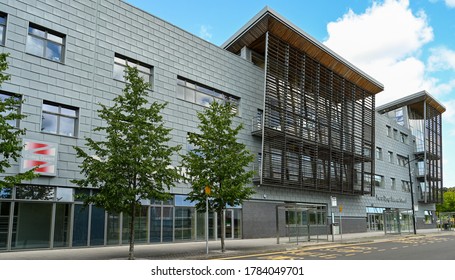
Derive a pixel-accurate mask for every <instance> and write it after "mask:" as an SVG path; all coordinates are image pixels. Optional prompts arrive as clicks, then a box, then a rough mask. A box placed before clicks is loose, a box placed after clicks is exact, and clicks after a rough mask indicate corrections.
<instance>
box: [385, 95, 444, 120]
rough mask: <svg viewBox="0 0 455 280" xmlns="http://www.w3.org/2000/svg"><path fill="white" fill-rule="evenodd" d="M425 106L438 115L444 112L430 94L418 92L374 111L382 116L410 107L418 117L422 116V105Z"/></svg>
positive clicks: (441, 106)
mask: <svg viewBox="0 0 455 280" xmlns="http://www.w3.org/2000/svg"><path fill="white" fill-rule="evenodd" d="M425 103H426V104H427V105H428V106H430V107H432V108H434V109H435V110H437V111H438V112H439V114H442V113H444V112H445V111H446V107H444V105H442V104H441V103H439V102H438V101H437V100H436V99H435V98H434V97H433V96H431V94H429V93H428V92H427V91H425V90H423V91H419V92H417V93H414V94H411V95H408V96H406V97H403V98H400V99H398V100H395V101H393V102H390V103H387V104H384V105H381V106H378V107H377V108H376V111H377V112H378V113H380V114H384V113H387V112H390V111H393V110H396V109H398V108H401V107H405V106H409V107H411V108H412V109H413V110H414V111H417V112H419V113H420V115H422V116H423V115H424V110H425V109H424V104H425Z"/></svg>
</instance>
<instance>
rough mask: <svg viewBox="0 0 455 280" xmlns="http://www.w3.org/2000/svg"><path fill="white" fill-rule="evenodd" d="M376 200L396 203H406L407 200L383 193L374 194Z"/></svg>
mask: <svg viewBox="0 0 455 280" xmlns="http://www.w3.org/2000/svg"><path fill="white" fill-rule="evenodd" d="M376 200H378V201H385V202H398V203H406V202H407V200H406V198H402V197H393V196H385V195H376Z"/></svg>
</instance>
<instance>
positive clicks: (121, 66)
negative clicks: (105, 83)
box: [112, 54, 153, 84]
mask: <svg viewBox="0 0 455 280" xmlns="http://www.w3.org/2000/svg"><path fill="white" fill-rule="evenodd" d="M127 65H128V66H130V67H135V68H137V70H138V71H139V77H141V78H142V79H144V81H145V82H147V83H150V84H152V82H153V67H152V66H150V65H147V64H145V63H142V62H139V61H136V60H133V59H130V58H127V57H125V56H122V55H120V54H115V57H114V72H113V74H112V78H114V79H115V80H119V81H123V82H124V81H125V69H126V66H127Z"/></svg>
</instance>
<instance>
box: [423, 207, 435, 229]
mask: <svg viewBox="0 0 455 280" xmlns="http://www.w3.org/2000/svg"><path fill="white" fill-rule="evenodd" d="M424 214H425V224H427V225H429V224H432V223H433V211H428V210H425V211H424Z"/></svg>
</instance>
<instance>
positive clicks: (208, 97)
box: [177, 77, 240, 113]
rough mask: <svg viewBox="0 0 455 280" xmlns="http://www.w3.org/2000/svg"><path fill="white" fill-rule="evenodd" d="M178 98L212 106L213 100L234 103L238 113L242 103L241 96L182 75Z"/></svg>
mask: <svg viewBox="0 0 455 280" xmlns="http://www.w3.org/2000/svg"><path fill="white" fill-rule="evenodd" d="M177 98H180V99H183V100H186V101H189V102H192V103H196V104H199V105H202V106H205V107H208V106H210V103H212V102H213V101H217V102H228V103H231V104H232V105H233V107H234V109H233V110H234V111H235V113H238V107H239V103H240V98H238V97H236V96H232V95H230V94H227V93H224V92H222V91H219V90H216V89H213V88H210V87H208V86H204V85H202V84H199V83H196V82H193V81H190V80H187V79H185V78H182V77H178V79H177Z"/></svg>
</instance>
